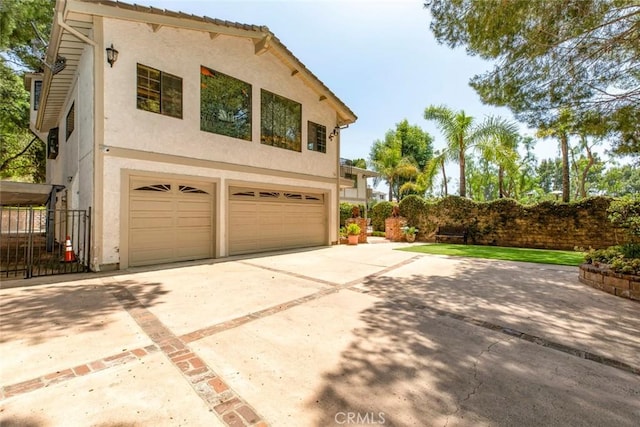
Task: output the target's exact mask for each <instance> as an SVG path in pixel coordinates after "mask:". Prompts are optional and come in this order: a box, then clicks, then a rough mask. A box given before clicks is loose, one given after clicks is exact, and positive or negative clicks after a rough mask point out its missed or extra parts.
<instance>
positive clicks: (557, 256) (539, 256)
mask: <svg viewBox="0 0 640 427" xmlns="http://www.w3.org/2000/svg"><path fill="white" fill-rule="evenodd" d="M398 250H400V251H408V252H419V253H423V254H433V255H452V256H463V257H469V258H489V259H501V260H505V261H524V262H536V263H540V264H558V265H575V266H577V265H580V264H582V263H583V262H584V255H583V254H582V252H573V251H551V250H546V249H525V248H504V247H501V246H474V245H452V244H445V243H434V244H427V245H420V246H411V247H407V248H401V249H398Z"/></svg>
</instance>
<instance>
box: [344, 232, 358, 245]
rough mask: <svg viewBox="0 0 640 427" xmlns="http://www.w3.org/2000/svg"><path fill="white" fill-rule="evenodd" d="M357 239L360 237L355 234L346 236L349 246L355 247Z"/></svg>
mask: <svg viewBox="0 0 640 427" xmlns="http://www.w3.org/2000/svg"><path fill="white" fill-rule="evenodd" d="M359 237H360V236H358V235H357V234H350V235H349V236H347V239H348V240H349V244H350V245H357V244H358V238H359Z"/></svg>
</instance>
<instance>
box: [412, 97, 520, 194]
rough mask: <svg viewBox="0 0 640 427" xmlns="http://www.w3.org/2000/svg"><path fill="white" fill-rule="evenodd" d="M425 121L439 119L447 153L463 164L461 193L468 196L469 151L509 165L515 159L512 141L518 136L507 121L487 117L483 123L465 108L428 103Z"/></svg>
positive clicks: (451, 158)
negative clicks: (456, 108) (455, 109)
mask: <svg viewBox="0 0 640 427" xmlns="http://www.w3.org/2000/svg"><path fill="white" fill-rule="evenodd" d="M424 118H425V119H426V120H433V121H435V122H436V124H437V125H438V127H439V128H440V130H441V131H442V133H443V135H444V137H445V140H446V144H447V146H446V148H445V149H444V156H445V158H446V159H448V160H453V161H457V162H458V165H459V166H460V181H459V185H460V192H459V195H460V196H461V197H466V194H467V191H466V156H467V152H468V151H469V150H475V151H478V152H479V153H480V154H481V155H482V156H483V157H485V158H486V159H487V160H489V161H496V162H498V163H502V164H503V165H504V164H506V162H507V159H510V160H509V161H511V159H513V157H514V154H513V146H514V143H513V142H512V140H514V139H515V138H516V135H517V133H516V127H515V125H514V124H512V123H509V122H507V121H505V120H502V119H499V118H494V117H488V118H487V119H486V120H485V121H484V122H482V123H480V124H475V123H474V118H473V117H471V116H467V115H466V114H465V112H464V111H458V112H455V111H453V110H451V109H450V108H448V107H446V106H442V105H441V106H433V105H432V106H429V107H427V108H426V109H425V111H424Z"/></svg>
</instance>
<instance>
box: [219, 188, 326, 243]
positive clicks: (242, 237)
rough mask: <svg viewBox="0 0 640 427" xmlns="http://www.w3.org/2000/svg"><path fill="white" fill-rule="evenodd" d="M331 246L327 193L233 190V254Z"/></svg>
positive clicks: (231, 217) (231, 215)
mask: <svg viewBox="0 0 640 427" xmlns="http://www.w3.org/2000/svg"><path fill="white" fill-rule="evenodd" d="M326 243H327V220H326V207H325V197H324V194H316V193H306V192H296V191H281V190H264V189H255V188H240V187H231V188H230V189H229V254H230V255H238V254H245V253H255V252H265V251H272V250H278V249H290V248H301V247H306V246H320V245H325V244H326Z"/></svg>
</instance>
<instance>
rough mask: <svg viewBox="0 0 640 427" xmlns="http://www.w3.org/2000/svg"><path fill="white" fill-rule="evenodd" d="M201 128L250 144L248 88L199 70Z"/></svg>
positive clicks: (207, 69)
mask: <svg viewBox="0 0 640 427" xmlns="http://www.w3.org/2000/svg"><path fill="white" fill-rule="evenodd" d="M200 129H201V130H204V131H207V132H213V133H218V134H220V135H227V136H231V137H233V138H239V139H245V140H247V141H251V85H250V84H249V83H245V82H243V81H242V80H238V79H236V78H235V77H231V76H227V75H226V74H223V73H220V72H218V71H215V70H211V69H209V68H206V67H200Z"/></svg>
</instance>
